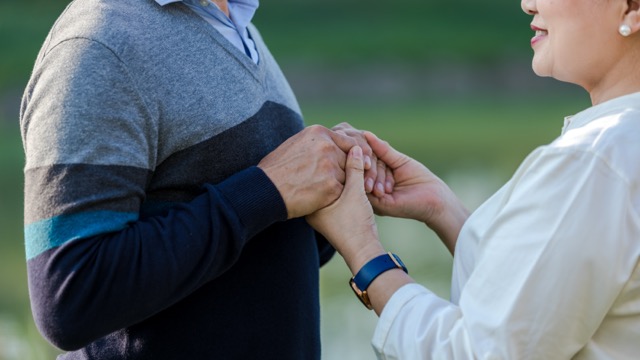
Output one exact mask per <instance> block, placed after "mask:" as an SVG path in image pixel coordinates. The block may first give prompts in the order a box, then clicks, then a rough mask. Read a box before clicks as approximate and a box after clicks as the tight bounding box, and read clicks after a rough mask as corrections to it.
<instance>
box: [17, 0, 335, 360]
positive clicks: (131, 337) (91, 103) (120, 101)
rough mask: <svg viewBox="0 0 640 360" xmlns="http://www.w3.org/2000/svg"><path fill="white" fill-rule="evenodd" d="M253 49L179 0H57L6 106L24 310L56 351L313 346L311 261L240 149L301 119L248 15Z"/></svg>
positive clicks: (184, 352)
mask: <svg viewBox="0 0 640 360" xmlns="http://www.w3.org/2000/svg"><path fill="white" fill-rule="evenodd" d="M249 31H250V34H251V36H252V37H253V40H254V41H255V43H256V46H257V49H258V52H259V54H260V62H259V64H257V65H256V64H254V63H253V62H252V61H251V60H250V59H249V58H248V57H247V56H246V55H245V54H243V53H242V52H241V51H239V50H238V49H237V48H235V47H234V46H233V45H232V44H230V43H229V42H228V41H227V40H226V39H225V38H224V37H223V36H222V35H221V34H219V33H218V32H216V31H215V30H214V29H213V28H212V27H211V26H210V25H209V24H207V23H206V22H205V21H204V20H203V19H202V18H200V17H199V16H198V15H196V14H195V13H193V12H192V11H190V10H189V9H188V8H187V7H186V6H184V5H182V4H170V5H166V6H164V7H160V6H159V5H158V4H156V3H155V2H154V1H153V0H75V1H74V2H72V3H71V4H70V5H69V7H68V8H67V9H66V11H65V12H64V13H63V14H62V15H61V17H60V18H59V19H58V21H57V22H56V24H55V25H54V27H53V28H52V30H51V32H50V34H49V36H48V37H47V39H46V41H45V43H44V45H43V47H42V49H41V51H40V53H39V55H38V58H37V61H36V64H35V67H34V71H33V74H32V77H31V79H30V81H29V84H28V86H27V89H26V91H25V95H24V98H23V105H22V111H21V127H22V136H23V142H24V149H25V153H26V166H25V242H26V253H27V264H28V275H29V290H30V296H31V303H32V309H33V313H34V317H35V320H36V323H37V325H38V328H39V329H40V331H41V332H42V334H43V335H44V336H45V337H46V338H47V339H49V340H50V341H51V342H52V343H53V344H55V345H56V346H58V347H60V348H62V349H65V350H71V351H72V352H69V353H67V354H66V355H63V356H62V358H64V359H89V358H99V359H143V358H144V359H146V358H148V359H254V358H261V359H314V358H316V359H317V358H319V357H320V340H319V301H318V268H319V265H320V264H322V263H324V262H325V261H327V260H328V259H329V258H330V257H331V255H332V254H333V249H331V248H330V247H329V246H328V245H327V244H326V242H325V241H324V240H323V239H321V238H320V237H318V238H316V234H315V233H314V231H313V230H312V229H311V228H310V227H309V226H308V225H307V224H306V222H305V221H304V220H303V219H297V220H290V221H285V220H286V217H287V212H286V208H285V205H284V203H283V201H282V198H281V196H280V194H279V193H278V191H277V189H276V188H275V186H274V185H273V183H271V181H270V180H269V179H268V177H266V176H265V174H264V173H263V172H262V171H261V170H260V169H259V168H257V167H255V165H256V164H257V163H258V162H259V161H260V159H261V158H262V157H264V156H265V155H266V154H267V153H269V152H270V151H271V150H273V149H274V148H275V147H277V146H278V145H279V144H280V143H281V142H283V141H284V140H286V139H287V138H288V137H290V136H291V135H293V134H295V133H296V132H298V131H300V130H301V129H302V128H303V121H302V117H301V113H300V109H299V107H298V104H297V102H296V100H295V97H294V96H293V93H292V91H291V89H290V87H289V85H288V83H287V81H286V79H285V78H284V76H283V74H282V73H281V71H280V69H279V67H278V65H277V64H276V62H275V61H274V59H273V57H272V56H271V54H270V53H269V51H268V49H267V48H266V47H265V45H264V43H263V41H262V39H261V38H260V35H259V33H258V31H257V30H256V29H255V27H253V26H250V27H249Z"/></svg>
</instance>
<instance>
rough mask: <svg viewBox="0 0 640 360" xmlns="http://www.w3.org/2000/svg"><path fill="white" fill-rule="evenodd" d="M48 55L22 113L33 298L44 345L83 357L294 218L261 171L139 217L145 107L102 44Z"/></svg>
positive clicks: (151, 136)
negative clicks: (83, 350) (98, 341)
mask: <svg viewBox="0 0 640 360" xmlns="http://www.w3.org/2000/svg"><path fill="white" fill-rule="evenodd" d="M72 42H73V44H71V43H72ZM44 55H45V56H43V57H41V59H40V60H39V63H37V64H36V69H35V70H34V75H33V76H32V80H31V82H30V83H29V85H28V87H27V91H26V93H25V97H24V100H23V108H22V113H21V127H22V136H23V142H24V148H25V153H26V166H25V242H26V253H27V265H28V278H29V291H30V298H31V303H32V310H33V313H34V318H35V320H36V323H37V325H38V327H39V329H40V331H41V332H42V333H43V335H44V336H45V337H47V338H48V339H49V341H51V342H52V343H53V344H54V345H56V346H58V347H59V348H61V349H64V350H75V349H78V348H81V347H83V346H85V345H87V344H88V343H90V342H92V341H94V340H96V339H98V338H100V337H102V336H105V335H107V334H109V333H111V332H113V331H115V330H118V329H121V328H124V327H127V326H130V325H133V324H136V323H138V322H140V321H141V320H143V319H145V318H148V317H150V316H152V315H154V314H155V313H157V312H159V311H161V310H163V309H165V308H167V307H169V306H171V305H172V304H175V303H176V302H178V301H180V300H181V299H183V298H184V297H185V296H187V295H189V294H191V293H192V292H193V291H195V290H196V289H198V288H199V287H200V286H202V285H203V284H205V283H206V282H208V281H210V280H212V279H214V278H216V277H218V276H220V275H221V274H222V273H224V272H225V271H226V270H227V269H229V268H230V267H231V266H232V265H233V264H234V263H235V262H236V260H237V259H238V257H239V256H240V253H241V251H242V249H243V246H244V245H245V244H246V243H247V241H248V240H249V239H250V238H251V237H252V236H254V235H255V234H257V233H258V232H260V231H261V230H263V229H265V228H266V227H267V226H269V225H271V224H273V223H274V222H276V221H280V220H285V219H286V215H287V212H286V207H285V205H284V202H283V200H282V198H281V197H280V195H279V193H278V191H277V189H276V187H275V186H274V185H273V183H271V181H270V180H269V178H268V177H267V176H266V175H265V174H264V173H263V172H262V171H261V170H260V169H259V168H257V167H250V168H248V169H245V170H242V171H240V172H238V173H236V174H234V175H232V176H230V177H229V178H227V179H226V180H224V181H222V182H221V183H218V184H215V185H213V184H206V185H204V186H203V192H202V194H201V195H199V196H197V197H196V198H194V199H193V200H192V201H190V202H186V203H181V204H177V205H174V206H173V207H171V208H170V209H168V210H167V211H164V212H162V213H161V214H160V215H155V216H150V217H144V218H142V217H140V215H139V214H140V210H141V204H142V203H143V201H144V198H145V187H146V184H147V183H148V181H149V179H150V176H151V174H152V170H153V166H154V165H153V163H154V161H155V158H154V156H156V155H155V154H157V148H156V145H155V142H157V135H156V134H157V129H156V125H155V124H154V122H153V119H152V116H150V115H149V110H148V109H147V106H146V104H145V101H144V97H143V96H142V95H141V94H139V93H138V91H137V90H136V88H135V86H133V85H132V83H133V82H132V81H131V78H130V76H129V74H128V73H127V71H126V68H125V67H124V66H123V65H122V64H121V63H120V61H119V59H118V58H117V56H116V55H114V53H113V52H111V51H110V50H109V49H107V48H105V47H103V46H102V45H100V44H97V43H95V42H92V41H89V40H86V39H76V40H70V41H67V42H66V43H64V44H61V45H58V46H56V47H55V48H53V50H51V51H50V52H49V53H47V54H44Z"/></svg>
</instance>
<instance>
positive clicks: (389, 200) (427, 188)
mask: <svg viewBox="0 0 640 360" xmlns="http://www.w3.org/2000/svg"><path fill="white" fill-rule="evenodd" d="M365 137H366V139H367V142H368V143H369V145H370V146H371V148H372V149H373V151H374V153H375V154H376V155H377V157H378V159H379V160H381V161H383V162H384V163H385V164H386V166H387V168H388V169H390V170H391V171H392V172H393V178H394V181H395V185H394V187H393V191H392V192H390V193H385V194H384V195H383V196H380V197H375V196H369V200H370V201H371V205H372V206H373V208H374V210H375V212H376V214H379V215H388V216H395V217H403V218H409V219H415V220H418V221H421V222H424V223H425V224H427V226H429V227H430V228H431V229H432V230H434V231H435V232H436V233H437V234H438V236H439V237H440V239H441V240H442V241H443V242H444V244H445V246H447V248H448V249H449V251H450V252H451V253H452V254H453V250H454V248H455V242H456V239H457V237H458V234H459V232H460V229H461V228H462V225H463V224H464V222H465V221H466V219H467V217H468V216H469V212H468V211H467V210H466V208H465V207H464V205H463V204H462V203H461V202H460V200H459V199H458V198H457V196H456V195H455V194H454V193H453V192H452V191H451V189H449V187H448V186H447V185H446V184H445V183H444V182H443V181H442V180H441V179H440V178H438V177H437V176H436V175H434V174H433V173H432V172H431V171H430V170H429V169H427V168H426V167H425V166H424V165H422V164H420V163H419V162H417V161H416V160H414V159H412V158H410V157H408V156H406V155H404V154H402V153H400V152H398V151H397V150H395V149H394V148H392V147H391V146H390V145H389V144H388V143H387V142H385V141H382V140H380V139H379V138H378V137H376V136H375V135H374V134H373V133H371V132H365Z"/></svg>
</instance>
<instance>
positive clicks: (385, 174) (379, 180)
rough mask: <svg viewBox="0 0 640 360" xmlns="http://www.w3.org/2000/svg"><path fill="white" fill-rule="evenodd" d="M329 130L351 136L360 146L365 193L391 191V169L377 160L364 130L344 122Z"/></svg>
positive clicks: (393, 182)
mask: <svg viewBox="0 0 640 360" xmlns="http://www.w3.org/2000/svg"><path fill="white" fill-rule="evenodd" d="M331 130H333V131H335V132H337V133H339V134H344V135H347V136H349V137H351V138H353V139H354V140H355V141H356V142H357V143H358V146H360V148H362V152H363V155H364V158H363V160H364V170H365V172H364V189H365V191H366V192H367V193H373V194H374V195H375V196H377V197H381V196H384V194H388V193H391V192H392V191H393V186H394V184H395V181H394V178H393V173H392V172H391V169H389V168H387V166H386V164H385V163H384V162H382V161H379V160H378V158H377V156H376V154H375V153H374V152H373V150H372V149H371V146H370V145H369V143H368V142H367V139H366V138H365V136H364V134H365V132H364V131H362V130H358V129H356V128H354V127H353V126H351V125H350V124H348V123H346V122H343V123H340V124H338V125H336V126H334V127H333V128H331Z"/></svg>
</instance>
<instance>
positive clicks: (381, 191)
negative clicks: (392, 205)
mask: <svg viewBox="0 0 640 360" xmlns="http://www.w3.org/2000/svg"><path fill="white" fill-rule="evenodd" d="M376 190H378V192H379V193H380V194H384V186H382V183H377V184H376Z"/></svg>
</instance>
